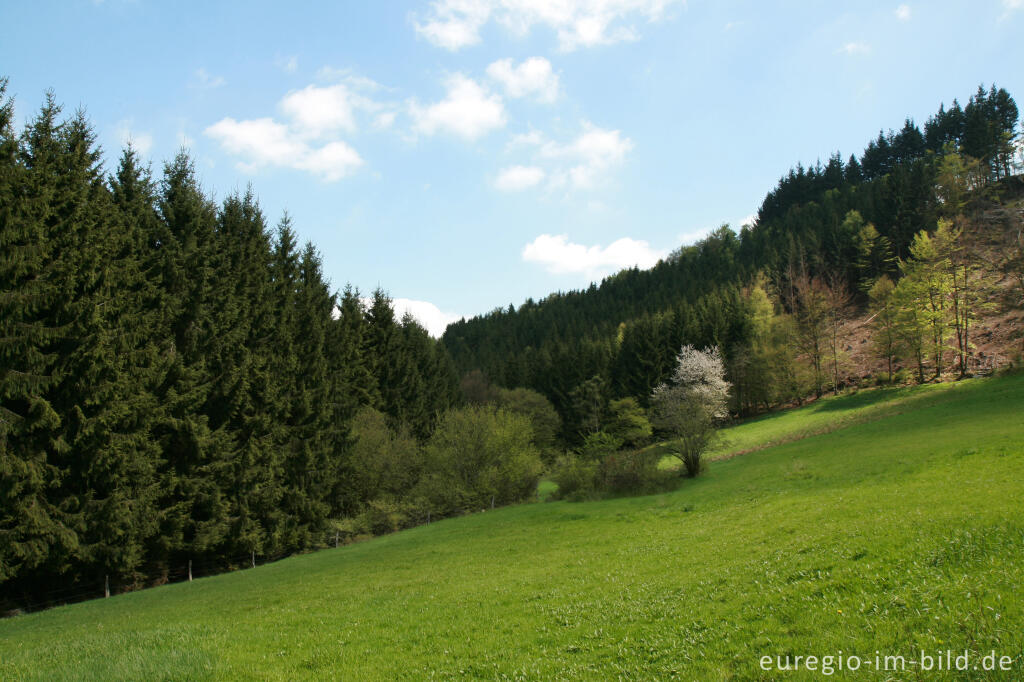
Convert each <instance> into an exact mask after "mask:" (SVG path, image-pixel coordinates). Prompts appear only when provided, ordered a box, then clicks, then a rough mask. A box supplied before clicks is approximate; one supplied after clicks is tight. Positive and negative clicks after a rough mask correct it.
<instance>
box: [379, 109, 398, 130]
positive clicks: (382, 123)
mask: <svg viewBox="0 0 1024 682" xmlns="http://www.w3.org/2000/svg"><path fill="white" fill-rule="evenodd" d="M395 116H397V114H396V113H395V112H394V111H385V112H383V113H380V114H377V116H375V117H374V119H373V127H374V128H377V129H378V130H386V129H387V128H390V127H391V126H392V125H393V124H394V122H395Z"/></svg>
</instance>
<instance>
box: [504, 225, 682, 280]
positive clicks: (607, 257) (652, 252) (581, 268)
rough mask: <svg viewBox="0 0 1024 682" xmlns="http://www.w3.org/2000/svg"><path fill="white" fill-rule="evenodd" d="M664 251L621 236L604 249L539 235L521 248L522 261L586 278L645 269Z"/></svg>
mask: <svg viewBox="0 0 1024 682" xmlns="http://www.w3.org/2000/svg"><path fill="white" fill-rule="evenodd" d="M666 255H668V252H667V251H659V250H657V249H653V248H651V245H650V244H648V243H647V242H646V241H643V240H635V239H630V238H629V237H623V238H622V239H617V240H616V241H614V242H612V243H611V244H609V245H608V246H604V247H602V246H598V245H595V246H585V245H583V244H575V243H573V242H570V241H569V237H568V235H564V234H561V235H550V234H542V235H540V236H539V237H537V238H536V239H534V240H533V241H532V242H530V243H529V244H527V245H526V246H525V247H523V260H525V261H528V262H531V263H539V264H541V265H543V266H544V267H545V268H546V269H547V271H548V272H552V273H555V274H566V273H581V274H584V275H586V276H587V277H590V278H592V279H593V278H597V277H600V276H602V275H605V274H608V273H611V272H617V271H618V270H622V269H623V268H629V267H633V266H634V265H636V266H638V267H640V268H649V267H651V266H653V265H655V264H656V263H657V262H658V260H659V259H661V258H664V257H665V256H666Z"/></svg>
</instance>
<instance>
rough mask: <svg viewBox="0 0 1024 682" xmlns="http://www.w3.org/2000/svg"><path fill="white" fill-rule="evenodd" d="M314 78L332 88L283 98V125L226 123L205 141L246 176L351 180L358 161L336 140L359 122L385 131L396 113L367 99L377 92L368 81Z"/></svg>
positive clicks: (326, 74)
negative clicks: (265, 171) (270, 172)
mask: <svg viewBox="0 0 1024 682" xmlns="http://www.w3.org/2000/svg"><path fill="white" fill-rule="evenodd" d="M319 75H320V77H321V78H322V79H324V80H333V81H337V82H335V83H333V84H329V85H308V86H306V87H305V88H302V89H301V90H293V91H291V92H289V93H287V94H286V95H285V96H284V97H283V98H282V99H281V101H280V102H279V103H278V108H279V109H280V111H281V113H282V114H283V120H277V119H274V118H269V117H264V118H256V119H248V120H241V121H239V120H236V119H234V118H231V117H227V118H224V119H221V120H220V121H218V122H217V123H215V124H213V125H211V126H209V127H208V128H207V129H206V130H205V133H206V135H207V136H209V137H212V138H213V139H215V140H217V141H218V142H220V145H221V147H222V148H223V149H224V150H225V151H227V152H228V153H230V154H233V155H236V156H239V157H241V158H242V161H241V162H240V163H239V164H238V165H239V167H240V168H242V169H243V170H244V171H246V172H253V171H256V170H258V169H260V168H264V167H268V166H279V167H283V168H292V169H296V170H303V171H307V172H309V173H312V174H313V175H315V176H317V177H319V178H321V179H322V180H325V181H327V182H333V181H337V180H340V179H342V178H344V177H347V176H349V175H351V174H352V173H353V172H355V171H356V170H357V169H358V168H359V167H360V166H362V165H363V159H362V158H361V157H360V155H359V153H358V152H357V151H356V150H355V149H353V148H352V146H351V145H350V144H349V143H348V142H346V141H345V140H343V139H341V135H342V134H346V135H352V134H355V133H356V132H357V131H358V129H359V118H360V116H365V117H367V118H369V119H370V120H371V122H372V126H373V128H375V129H383V128H387V127H390V126H391V125H392V124H393V123H394V120H395V116H396V111H395V109H394V105H393V104H388V103H385V102H379V101H376V100H375V99H373V97H372V96H371V95H370V94H368V93H369V92H370V91H374V90H378V89H380V87H381V86H379V85H378V84H377V83H375V82H374V81H372V80H370V79H369V78H363V77H360V76H357V75H355V74H353V73H352V72H351V71H348V70H342V69H329V68H327V67H325V68H324V69H321V70H320V73H319Z"/></svg>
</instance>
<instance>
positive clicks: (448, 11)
mask: <svg viewBox="0 0 1024 682" xmlns="http://www.w3.org/2000/svg"><path fill="white" fill-rule="evenodd" d="M296 4H300V5H301V8H300V9H292V8H285V3H280V2H261V1H248V2H216V3H206V2H155V1H153V0H104V1H102V2H99V1H91V0H65V1H63V2H56V1H49V2H48V1H45V0H40V1H37V2H3V3H2V4H0V24H2V25H3V26H5V27H6V30H5V31H4V34H5V35H4V40H3V41H2V43H0V64H2V66H0V74H3V75H6V76H8V77H9V78H10V92H12V93H13V94H14V95H15V96H16V98H17V99H16V102H17V114H18V116H19V117H20V118H21V120H25V119H26V118H27V117H29V116H31V115H32V114H33V113H34V111H35V110H36V109H37V108H38V106H39V104H40V103H41V101H42V99H43V93H44V91H45V90H46V89H47V88H53V90H54V91H55V93H56V95H57V98H58V101H60V102H63V103H64V105H65V107H66V109H67V110H68V111H69V112H70V111H72V110H74V109H75V108H76V107H78V106H84V107H85V108H86V111H87V113H88V115H89V117H90V118H91V120H92V121H93V123H94V125H95V127H96V130H97V133H98V136H99V140H100V143H101V145H102V146H103V148H104V149H105V151H106V158H107V167H108V169H110V170H112V169H113V167H114V165H115V164H116V157H117V155H118V153H119V149H120V147H121V145H122V144H123V143H124V141H125V140H126V139H129V138H131V139H132V140H133V143H134V144H135V146H136V147H137V148H138V149H139V150H140V151H142V152H143V153H144V155H145V156H146V157H148V158H150V159H152V163H153V167H154V170H156V171H159V169H160V168H161V166H162V164H163V163H164V162H165V161H166V160H168V159H170V158H171V157H172V156H173V155H174V154H175V152H176V151H177V150H178V149H179V148H181V147H182V146H183V145H184V146H186V147H187V148H188V149H189V150H190V151H191V153H192V155H193V157H194V159H195V161H196V166H197V169H198V171H199V174H200V176H201V178H202V181H203V183H204V187H206V189H207V190H208V191H209V192H211V193H213V194H214V195H215V196H216V197H218V198H223V197H224V195H225V194H228V193H230V192H233V191H234V190H236V189H240V190H244V189H245V187H246V185H247V184H249V183H251V184H252V187H253V189H254V190H255V192H256V194H257V196H258V197H259V199H260V201H261V203H262V206H263V208H264V210H265V212H266V214H267V218H268V221H269V222H270V223H271V224H276V222H277V221H278V220H279V219H280V217H281V215H282V213H283V212H284V211H285V210H287V211H288V212H289V213H290V214H291V216H292V218H293V221H294V224H295V227H296V229H297V230H298V232H299V234H300V236H301V237H302V238H304V239H309V240H312V241H313V242H314V243H315V244H316V245H317V247H318V248H319V249H320V251H321V253H322V255H323V260H324V269H325V271H326V273H327V275H328V276H329V277H330V278H331V281H332V283H333V284H334V286H335V287H338V288H340V287H342V286H344V284H345V283H346V282H351V283H352V284H354V285H356V286H358V287H359V288H360V289H361V290H363V291H364V292H368V291H370V290H372V289H373V288H375V287H376V286H378V285H381V286H383V287H384V288H385V289H387V290H388V291H389V292H390V294H391V295H392V296H393V297H394V298H395V299H397V300H401V301H402V305H403V306H408V307H411V309H412V310H413V311H414V313H415V314H417V315H418V316H420V317H421V319H422V320H423V322H424V323H425V324H427V325H428V326H429V327H430V328H431V329H432V330H433V331H434V332H435V333H437V332H438V331H439V330H440V329H442V328H443V325H444V322H445V321H446V320H448V319H451V318H457V317H459V316H461V315H473V314H477V313H482V312H486V311H488V310H491V309H493V308H495V307H498V306H506V305H508V303H510V302H511V303H515V304H518V303H520V302H521V301H522V300H523V299H525V298H527V297H533V298H535V299H538V298H541V297H543V296H545V295H546V294H548V293H550V292H552V291H557V290H567V289H572V288H579V287H582V286H586V285H587V284H588V283H589V282H590V281H594V280H599V279H600V278H601V277H602V276H603V275H606V274H608V273H609V272H612V271H615V270H617V269H619V268H621V267H625V266H628V265H631V264H634V263H636V264H639V265H641V266H649V265H651V264H653V263H654V262H655V261H656V260H657V258H659V257H660V256H663V255H665V254H666V253H668V252H669V251H671V250H672V249H674V248H676V247H678V246H679V245H681V244H683V243H692V242H693V241H694V240H696V239H698V238H699V237H700V236H701V235H702V234H704V233H706V232H707V231H708V230H709V229H712V228H714V227H716V226H718V225H719V224H721V223H723V222H728V223H730V224H732V225H734V226H735V227H737V228H738V227H739V225H740V224H741V223H742V222H743V221H744V219H745V218H747V217H748V216H750V215H751V214H753V213H754V212H755V211H756V209H757V207H758V205H759V203H760V201H761V199H762V197H763V196H764V194H765V192H767V191H768V190H769V189H771V187H772V186H773V184H774V183H775V181H776V180H777V179H778V177H779V176H780V175H781V174H783V173H784V172H785V171H786V170H787V169H788V168H789V167H790V166H791V165H793V164H795V163H796V162H797V161H802V162H804V163H805V164H807V163H813V162H814V161H815V160H817V159H822V160H826V159H827V157H828V156H829V154H831V153H832V152H834V151H836V150H839V151H841V152H842V153H843V155H844V157H846V156H848V155H849V154H850V153H858V154H859V153H860V151H861V150H862V149H863V147H864V145H865V144H866V142H867V141H868V140H869V139H870V138H873V137H874V136H876V135H877V134H878V130H879V129H880V128H883V127H884V128H886V129H888V128H897V129H898V128H899V127H900V126H901V125H902V123H903V119H904V117H905V116H911V117H913V118H915V119H916V120H917V121H918V122H919V123H921V124H923V122H924V119H925V118H926V117H927V116H928V115H929V114H931V113H933V112H934V111H935V110H936V109H937V108H938V105H939V103H940V102H943V101H944V102H946V103H949V102H950V101H951V100H952V99H953V98H954V97H958V98H960V100H961V101H962V102H965V101H966V100H967V98H968V97H969V96H970V95H971V94H972V93H973V92H974V91H975V89H976V88H977V86H978V84H979V83H985V84H986V85H988V84H990V83H992V82H995V83H996V84H998V85H999V86H1001V87H1005V88H1007V89H1008V90H1009V91H1010V93H1011V94H1013V95H1015V96H1016V97H1017V98H1018V99H1020V98H1021V97H1024V94H1022V93H1024V82H1022V81H1024V71H1022V70H1021V68H1020V66H1021V64H1024V47H1022V45H1024V41H1022V38H1024V0H991V1H988V2H982V1H979V2H928V3H925V2H911V3H906V4H903V3H900V2H884V3H868V2H828V3H822V2H795V1H793V2H779V3H764V2H739V1H728V0H727V1H724V2H714V3H712V2H707V1H702V0H690V1H689V2H682V1H680V0H547V1H544V0H437V1H436V2H390V1H389V2H332V3H314V2H310V3H296Z"/></svg>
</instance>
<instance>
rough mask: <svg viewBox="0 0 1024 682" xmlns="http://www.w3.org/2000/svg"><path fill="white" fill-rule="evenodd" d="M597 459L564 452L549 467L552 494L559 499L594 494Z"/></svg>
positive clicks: (583, 497) (574, 498) (571, 498)
mask: <svg viewBox="0 0 1024 682" xmlns="http://www.w3.org/2000/svg"><path fill="white" fill-rule="evenodd" d="M599 464H600V463H599V461H598V460H596V459H588V458H586V457H583V456H579V457H577V456H575V455H572V454H565V455H562V456H561V457H559V458H558V459H557V460H555V463H554V465H553V466H552V467H551V476H550V478H551V482H552V483H554V484H555V486H557V487H556V489H555V492H554V495H555V496H556V497H557V498H558V499H561V500H582V499H586V498H587V497H590V496H593V495H595V494H596V486H597V481H596V478H597V470H598V466H599Z"/></svg>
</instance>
